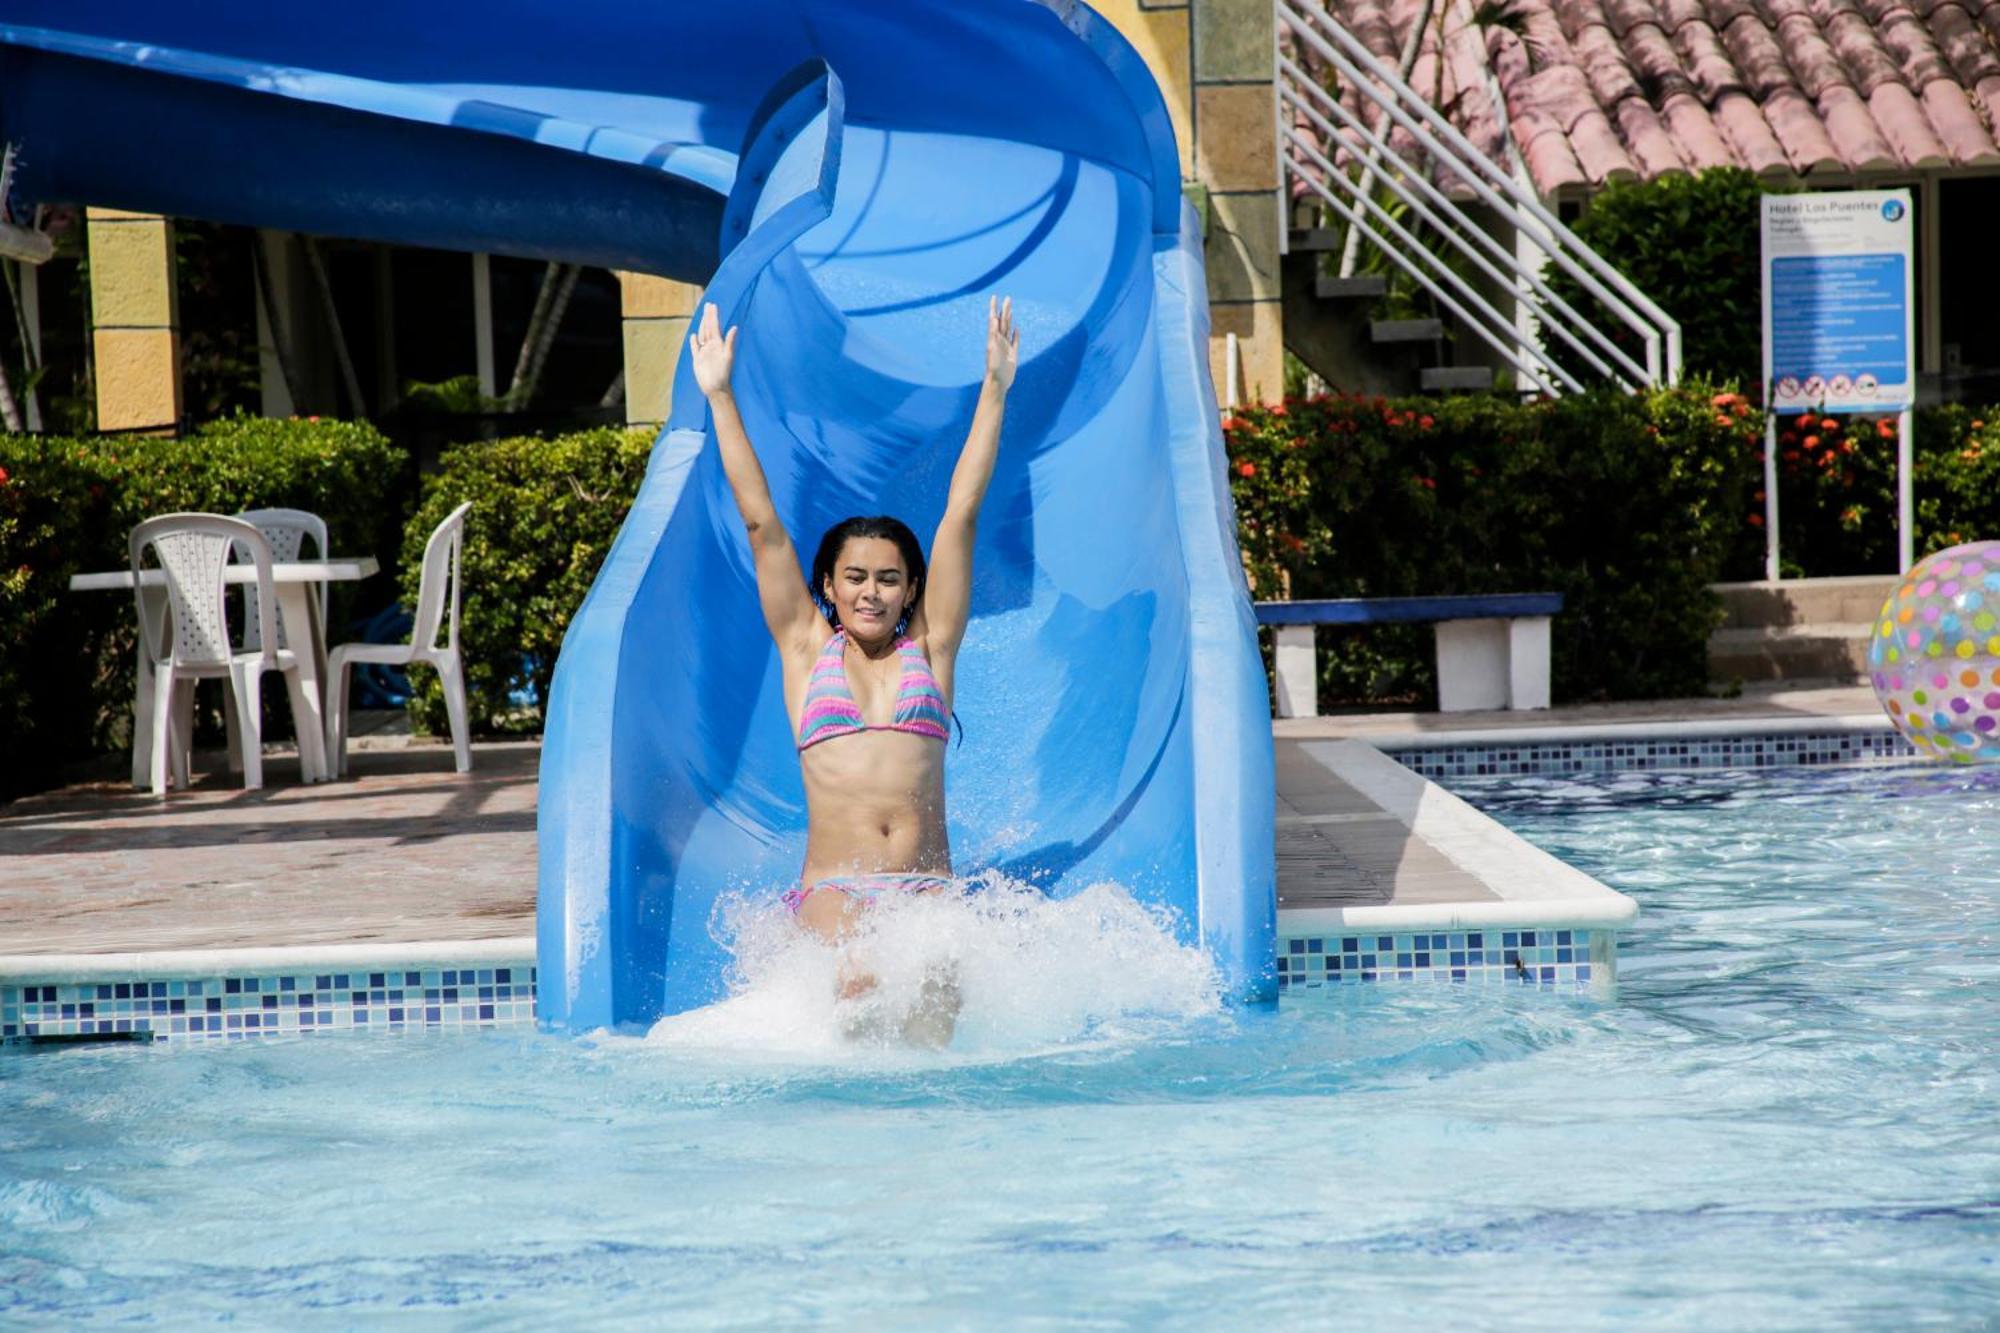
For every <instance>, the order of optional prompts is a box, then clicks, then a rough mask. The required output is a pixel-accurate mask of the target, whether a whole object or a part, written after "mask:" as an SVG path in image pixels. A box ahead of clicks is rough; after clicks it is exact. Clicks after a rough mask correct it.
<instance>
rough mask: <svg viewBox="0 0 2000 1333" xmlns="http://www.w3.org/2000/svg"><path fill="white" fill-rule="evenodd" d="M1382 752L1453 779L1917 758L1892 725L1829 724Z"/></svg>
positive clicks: (1415, 769) (1433, 775) (1429, 773)
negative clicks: (1777, 730) (1783, 730)
mask: <svg viewBox="0 0 2000 1333" xmlns="http://www.w3.org/2000/svg"><path fill="white" fill-rule="evenodd" d="M1383 753H1385V754H1387V755H1389V756H1390V757H1391V758H1392V759H1395V760H1396V761H1397V762H1399V763H1401V764H1402V765H1403V766H1404V767H1405V768H1408V769H1410V770H1411V771H1413V772H1415V773H1418V774H1421V775H1422V776H1424V777H1426V778H1429V779H1431V780H1432V781H1433V782H1440V781H1447V780H1449V779H1452V778H1483V777H1560V776H1563V775H1565V774H1572V773H1624V772H1633V771H1652V770H1669V769H1689V768H1792V767H1802V766H1806V765H1815V766H1816V765H1823V764H1852V763H1865V762H1870V761H1874V762H1882V761H1899V760H1910V759H1915V758H1917V757H1918V756H1917V752H1916V750H1915V749H1914V748H1912V747H1911V745H1910V744H1909V742H1907V741H1905V740H1904V739H1903V738H1902V737H1901V736H1900V735H1898V734H1897V733H1896V732H1894V731H1891V730H1889V729H1887V728H1880V729H1875V730H1867V731H1857V730H1845V731H1841V730H1828V731H1823V732H1822V731H1806V732H1792V733H1789V734H1782V735H1771V736H1756V735H1736V736H1694V737H1678V738H1676V737H1666V736H1659V737H1651V738H1639V737H1634V738H1631V739H1618V740H1611V739H1607V740H1570V741H1523V742H1521V743H1519V744H1495V745H1458V746H1449V747H1422V748H1410V749H1399V748H1396V747H1394V746H1385V747H1384V748H1383Z"/></svg>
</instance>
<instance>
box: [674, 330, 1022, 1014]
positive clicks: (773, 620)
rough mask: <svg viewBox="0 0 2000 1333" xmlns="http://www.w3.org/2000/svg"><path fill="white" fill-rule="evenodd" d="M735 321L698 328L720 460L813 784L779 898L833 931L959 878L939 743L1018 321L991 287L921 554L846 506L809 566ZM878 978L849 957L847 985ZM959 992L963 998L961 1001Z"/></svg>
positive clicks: (827, 933)
mask: <svg viewBox="0 0 2000 1333" xmlns="http://www.w3.org/2000/svg"><path fill="white" fill-rule="evenodd" d="M736 333H737V330H735V329H733V328H732V329H730V330H729V332H728V334H727V335H726V336H725V335H724V334H723V332H722V329H721V326H720V321H719V320H718V319H717V317H716V312H715V307H714V306H712V305H711V306H708V307H706V308H705V309H704V311H703V314H702V319H701V324H700V327H699V328H698V329H697V330H696V332H695V334H694V337H693V340H692V346H693V361H694V374H695V381H696V382H697V383H698V384H699V385H700V386H701V391H702V393H703V394H705V395H707V398H708V404H709V412H710V415H711V417H712V418H713V420H714V422H715V437H716V442H717V444H718V445H719V446H720V448H721V451H722V466H723V471H724V472H725V473H726V474H727V475H728V477H729V487H730V490H731V492H732V493H733V494H734V495H735V497H736V507H737V509H738V510H739V511H740V512H741V513H742V515H743V525H744V527H745V528H746V529H748V532H749V538H750V553H751V557H752V560H753V562H754V564H755V566H756V571H757V596H758V600H759V601H760V602H761V603H762V605H763V611H764V623H765V625H766V626H767V627H768V628H769V629H770V631H771V638H772V639H773V640H775V641H776V643H777V645H778V657H779V660H780V661H781V662H782V663H783V664H784V682H785V709H786V712H787V714H788V716H790V718H791V719H792V723H793V735H794V736H795V738H796V739H797V741H798V747H799V769H800V772H801V773H802V774H803V776H804V778H805V789H806V860H805V866H804V868H803V869H802V870H801V871H800V874H799V884H798V887H797V888H794V889H792V890H790V891H788V892H787V893H786V894H785V902H786V903H787V905H788V906H790V908H791V909H792V911H793V913H794V914H795V915H796V916H797V918H798V921H799V924H800V925H802V926H804V927H805V928H806V929H807V930H809V931H811V932H813V933H814V934H816V935H818V936H820V937H821V938H822V939H824V940H826V941H827V942H828V943H838V942H839V941H841V940H844V939H845V938H846V937H847V936H848V935H849V934H850V933H851V932H852V931H853V929H854V927H855V925H856V923H857V922H858V921H859V920H860V918H861V916H862V914H863V913H864V912H866V911H867V909H868V906H869V904H870V903H871V902H873V901H874V900H875V899H877V898H879V897H881V896H883V895H884V894H895V893H936V892H939V891H941V890H942V889H944V888H945V887H947V886H948V885H949V884H950V882H951V873H952V870H951V847H950V843H949V841H948V839H947V836H946V832H945V813H944V752H945V745H944V743H945V740H946V737H947V730H946V725H947V720H948V719H949V718H950V716H951V699H952V677H953V667H954V666H955V664H956V662H957V658H958V646H959V642H960V641H961V640H962V639H963V638H964V637H965V624H966V618H967V615H968V614H969V612H970V610H971V601H972V544H973V535H974V531H975V528H976V525H977V522H978V518H979V506H980V503H981V501H983V500H984V499H985V496H986V487H987V483H988V482H990V481H991V480H992V478H993V462H994V458H995V455H996V454H997V453H998V452H999V447H1000V421H1001V417H1002V414H1003V413H1004V411H1005V408H1006V403H1007V391H1008V389H1009V388H1010V387H1011V386H1012V385H1013V382H1014V369H1015V363H1016V359H1017V347H1018V343H1019V334H1018V332H1017V331H1016V329H1015V327H1014V317H1013V304H1012V302H1011V301H994V302H990V303H989V304H988V307H987V318H986V374H985V379H984V381H983V382H982V384H981V386H980V391H979V405H978V408H977V409H976V410H975V411H974V412H973V414H972V429H971V431H970V433H969V434H968V435H967V436H966V441H965V447H964V449H963V450H962V451H961V452H960V454H959V458H958V465H957V467H956V468H955V469H954V470H953V472H952V476H951V490H950V492H949V494H948V496H947V498H946V501H945V510H944V517H943V518H942V519H941V520H940V521H939V523H938V528H937V535H936V536H935V537H934V538H933V539H932V541H931V558H930V562H929V565H928V568H927V567H926V564H925V561H924V553H923V550H922V548H921V547H920V546H919V545H918V544H917V539H916V536H915V535H914V534H913V533H912V532H911V531H910V529H909V528H908V527H906V526H905V525H904V524H902V523H901V522H899V521H897V520H896V519H893V518H850V519H847V520H846V521H844V522H841V523H837V524H835V525H834V526H833V527H832V528H831V529H829V530H828V531H827V533H826V535H825V536H824V537H823V538H822V539H821V541H820V544H819V550H818V554H817V555H816V556H815V557H814V559H813V566H812V581H811V584H810V585H808V584H806V583H805V582H802V581H801V580H800V578H799V558H798V554H797V552H796V550H795V548H794V547H793V545H792V539H791V536H790V534H788V533H787V532H786V531H785V526H784V524H783V523H782V522H781V521H780V520H779V518H778V512H777V509H776V508H775V506H774V505H773V504H772V502H771V491H770V487H769V486H768V485H767V484H766V482H765V480H764V470H763V468H762V467H761V466H759V464H758V462H757V455H756V453H755V452H754V451H753V450H752V449H751V447H750V439H749V437H748V435H746V434H745V432H744V429H743V418H742V416H741V415H739V414H738V412H737V410H736V401H735V399H734V398H733V397H732V396H731V393H730V387H729V379H730V372H731V370H732V369H733V367H734V364H735V353H736ZM874 984H875V982H874V978H873V977H872V976H871V975H869V974H868V973H867V972H866V971H865V970H864V969H862V968H860V967H858V966H856V965H855V964H854V963H853V962H852V961H851V960H847V961H844V962H843V965H842V969H841V977H840V982H839V987H840V993H841V995H842V997H843V998H848V997H852V996H855V995H859V994H861V993H863V992H865V991H867V990H868V989H870V988H871V987H872V986H873V985H874ZM954 1007H955V1006H954Z"/></svg>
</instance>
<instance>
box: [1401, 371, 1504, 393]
mask: <svg viewBox="0 0 2000 1333" xmlns="http://www.w3.org/2000/svg"><path fill="white" fill-rule="evenodd" d="M1418 383H1419V384H1420V385H1421V387H1422V388H1423V391H1424V392H1425V393H1480V392H1483V391H1485V390H1487V389H1490V388H1492V387H1493V367H1491V366H1425V367H1424V368H1423V370H1422V372H1421V373H1420V375H1419V377H1418Z"/></svg>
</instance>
